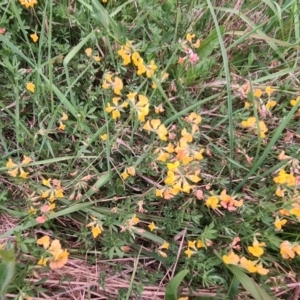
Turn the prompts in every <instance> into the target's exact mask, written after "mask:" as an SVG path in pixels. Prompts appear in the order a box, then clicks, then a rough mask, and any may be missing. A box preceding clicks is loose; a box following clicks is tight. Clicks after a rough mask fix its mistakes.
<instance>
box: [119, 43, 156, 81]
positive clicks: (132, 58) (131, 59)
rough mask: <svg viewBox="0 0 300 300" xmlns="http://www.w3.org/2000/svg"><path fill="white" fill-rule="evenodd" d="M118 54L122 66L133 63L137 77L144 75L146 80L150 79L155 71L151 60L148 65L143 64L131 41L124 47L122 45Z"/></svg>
mask: <svg viewBox="0 0 300 300" xmlns="http://www.w3.org/2000/svg"><path fill="white" fill-rule="evenodd" d="M118 54H119V55H120V56H121V57H122V59H123V64H124V66H127V65H129V64H130V63H133V65H134V66H135V67H136V69H137V75H138V76H141V75H143V74H145V75H146V76H147V77H148V78H151V77H152V76H153V75H154V73H155V71H156V69H157V65H156V64H155V62H154V60H151V61H150V63H148V64H147V63H145V62H144V59H143V58H142V57H141V55H140V53H139V52H137V51H135V49H134V47H133V45H132V41H128V42H127V43H126V44H125V45H122V46H121V49H120V50H119V51H118Z"/></svg>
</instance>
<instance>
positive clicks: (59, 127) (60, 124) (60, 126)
mask: <svg viewBox="0 0 300 300" xmlns="http://www.w3.org/2000/svg"><path fill="white" fill-rule="evenodd" d="M58 129H59V130H62V131H64V130H65V129H66V125H65V124H64V123H63V122H62V121H59V126H58Z"/></svg>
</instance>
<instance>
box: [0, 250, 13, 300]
mask: <svg viewBox="0 0 300 300" xmlns="http://www.w3.org/2000/svg"><path fill="white" fill-rule="evenodd" d="M0 256H1V258H2V262H1V263H0V300H4V299H5V293H6V290H7V287H8V285H9V283H10V282H11V280H12V279H13V276H14V273H15V264H16V258H15V252H14V249H9V250H0Z"/></svg>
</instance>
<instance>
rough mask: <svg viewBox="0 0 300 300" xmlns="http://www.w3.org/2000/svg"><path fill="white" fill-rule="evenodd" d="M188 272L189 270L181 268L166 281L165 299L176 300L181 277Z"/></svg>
mask: <svg viewBox="0 0 300 300" xmlns="http://www.w3.org/2000/svg"><path fill="white" fill-rule="evenodd" d="M188 273H189V270H182V271H181V272H179V273H178V274H177V275H176V276H174V277H173V278H172V280H171V281H170V282H169V283H168V285H167V288H166V293H165V300H177V298H178V297H177V296H178V287H179V285H180V283H181V281H182V280H183V278H184V277H185V276H186V275H187V274H188Z"/></svg>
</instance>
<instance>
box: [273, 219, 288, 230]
mask: <svg viewBox="0 0 300 300" xmlns="http://www.w3.org/2000/svg"><path fill="white" fill-rule="evenodd" d="M286 222H287V220H286V219H282V220H280V219H279V217H278V216H276V219H275V222H274V225H275V227H276V229H277V230H282V226H283V225H285V224H286Z"/></svg>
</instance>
